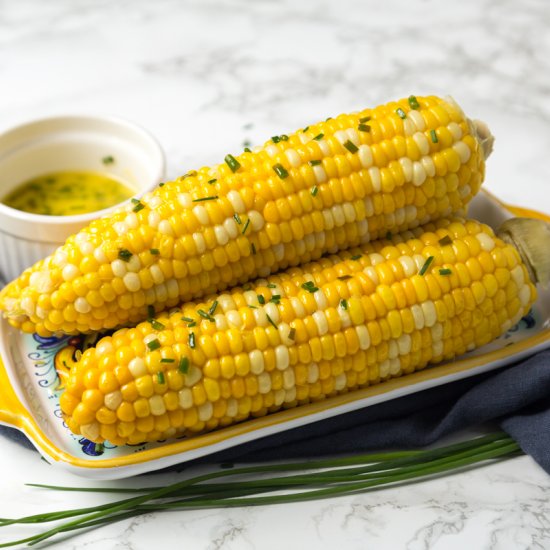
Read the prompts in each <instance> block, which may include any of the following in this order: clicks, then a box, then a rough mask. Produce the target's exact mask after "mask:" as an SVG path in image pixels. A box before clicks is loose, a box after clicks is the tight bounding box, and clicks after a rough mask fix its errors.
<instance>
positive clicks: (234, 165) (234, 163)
mask: <svg viewBox="0 0 550 550" xmlns="http://www.w3.org/2000/svg"><path fill="white" fill-rule="evenodd" d="M223 160H225V164H227V166H229V168H230V169H231V172H236V171H237V170H238V169H239V168H240V167H241V165H240V163H239V161H238V160H237V159H236V158H235V157H234V156H233V155H225V158H224V159H223Z"/></svg>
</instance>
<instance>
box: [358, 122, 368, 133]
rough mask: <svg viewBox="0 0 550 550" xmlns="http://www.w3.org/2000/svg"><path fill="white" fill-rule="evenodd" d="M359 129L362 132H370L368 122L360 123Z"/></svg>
mask: <svg viewBox="0 0 550 550" xmlns="http://www.w3.org/2000/svg"><path fill="white" fill-rule="evenodd" d="M357 129H358V130H359V131H360V132H370V126H369V125H368V124H359V126H357Z"/></svg>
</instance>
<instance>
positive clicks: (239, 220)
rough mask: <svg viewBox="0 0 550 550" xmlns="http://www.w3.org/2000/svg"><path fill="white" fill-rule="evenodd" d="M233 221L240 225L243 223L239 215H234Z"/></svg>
mask: <svg viewBox="0 0 550 550" xmlns="http://www.w3.org/2000/svg"><path fill="white" fill-rule="evenodd" d="M233 219H234V220H235V221H236V222H237V223H238V224H239V225H241V224H242V223H243V222H242V221H241V218H240V216H239V214H233Z"/></svg>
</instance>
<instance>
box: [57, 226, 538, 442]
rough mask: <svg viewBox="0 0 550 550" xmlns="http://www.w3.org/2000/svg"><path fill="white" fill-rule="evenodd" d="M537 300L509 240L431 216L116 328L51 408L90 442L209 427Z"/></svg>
mask: <svg viewBox="0 0 550 550" xmlns="http://www.w3.org/2000/svg"><path fill="white" fill-rule="evenodd" d="M535 296H536V290H535V287H534V285H533V283H532V282H531V281H530V280H529V276H528V273H527V270H526V267H525V266H524V264H523V263H522V262H521V259H520V256H519V253H518V251H517V250H516V249H515V247H514V246H512V245H510V244H506V243H505V242H504V241H502V240H501V239H499V238H497V237H496V236H495V235H494V233H493V232H492V230H491V229H490V228H489V227H487V226H485V225H483V224H481V223H479V222H476V221H463V220H454V221H452V222H450V221H445V220H440V221H439V222H437V223H436V224H435V225H432V224H430V225H429V226H428V227H427V228H424V229H422V228H417V229H415V230H413V231H412V232H411V231H409V232H406V233H404V234H402V235H397V236H395V237H392V239H391V240H387V239H384V240H381V241H376V242H373V243H370V244H367V245H365V246H363V247H362V248H361V249H357V248H356V249H352V250H351V251H349V252H343V253H341V254H340V255H339V256H331V257H327V258H323V259H321V260H319V261H317V262H312V263H309V264H307V265H305V266H303V267H302V268H291V269H289V270H288V272H283V273H280V274H278V275H273V276H271V277H269V278H267V279H266V280H259V281H257V282H256V283H255V284H254V285H251V287H250V289H249V290H245V289H234V290H232V291H231V292H229V293H226V294H221V295H220V294H219V295H214V296H212V297H210V298H209V299H208V300H207V301H205V302H201V303H188V304H186V305H184V306H183V307H182V308H181V309H177V310H173V311H170V312H166V313H164V314H162V315H160V316H159V317H157V318H156V319H155V320H151V321H149V322H143V323H141V324H139V325H138V326H137V327H136V328H130V329H128V328H124V329H120V330H119V331H117V332H115V333H114V334H113V335H112V336H108V337H105V338H103V339H102V340H100V341H99V342H98V344H97V345H96V347H95V348H90V349H88V350H87V351H85V352H84V353H83V355H82V357H81V359H80V360H79V361H78V362H77V363H75V364H74V365H73V366H72V368H71V370H70V374H69V376H68V381H67V386H66V390H65V392H64V393H63V394H62V396H61V408H62V411H63V412H64V414H65V416H66V421H67V424H68V426H69V428H70V429H71V430H72V431H73V432H75V433H80V434H82V435H84V436H85V437H87V438H88V439H91V440H92V441H96V442H101V441H103V440H105V439H106V440H109V441H110V442H112V443H114V444H124V443H138V442H141V441H154V440H157V439H160V438H167V437H171V436H174V435H176V434H180V433H187V434H193V433H196V432H200V431H203V430H212V429H214V428H217V427H221V426H226V425H229V424H232V423H234V422H238V421H241V420H245V419H247V418H249V417H251V416H252V417H254V416H259V415H265V414H267V413H270V412H274V411H277V410H279V409H281V408H283V407H294V406H297V405H301V404H305V403H308V402H311V401H315V400H320V399H324V398H326V397H329V396H332V395H335V394H338V393H342V392H347V391H350V390H353V389H355V388H359V387H364V386H367V385H369V384H376V383H378V382H381V381H383V380H386V379H388V378H390V377H395V376H400V375H406V374H407V373H411V372H413V371H415V370H418V369H421V368H423V367H425V366H426V365H427V364H429V363H437V362H440V361H443V360H449V359H452V358H454V357H455V356H457V355H460V354H462V353H464V352H466V351H468V350H471V349H473V348H475V347H478V346H481V345H484V344H486V343H488V342H489V341H491V340H493V339H494V338H496V337H497V336H499V335H500V334H502V333H503V332H504V331H506V330H507V329H509V328H510V327H511V326H513V325H514V324H515V323H516V322H517V321H519V319H520V318H521V317H522V316H523V315H525V314H526V313H527V311H528V310H529V307H530V305H531V304H532V302H533V301H534V299H535Z"/></svg>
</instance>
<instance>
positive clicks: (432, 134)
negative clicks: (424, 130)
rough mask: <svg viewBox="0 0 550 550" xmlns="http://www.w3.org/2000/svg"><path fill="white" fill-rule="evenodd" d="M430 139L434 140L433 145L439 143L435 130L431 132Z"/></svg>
mask: <svg viewBox="0 0 550 550" xmlns="http://www.w3.org/2000/svg"><path fill="white" fill-rule="evenodd" d="M430 137H431V138H432V143H437V142H438V141H439V140H438V139H437V134H436V133H435V130H430Z"/></svg>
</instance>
